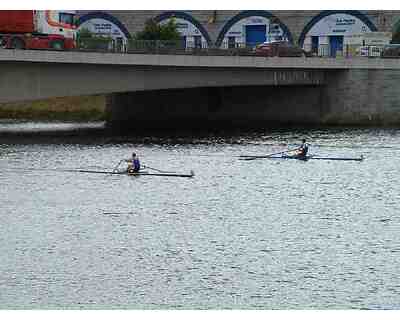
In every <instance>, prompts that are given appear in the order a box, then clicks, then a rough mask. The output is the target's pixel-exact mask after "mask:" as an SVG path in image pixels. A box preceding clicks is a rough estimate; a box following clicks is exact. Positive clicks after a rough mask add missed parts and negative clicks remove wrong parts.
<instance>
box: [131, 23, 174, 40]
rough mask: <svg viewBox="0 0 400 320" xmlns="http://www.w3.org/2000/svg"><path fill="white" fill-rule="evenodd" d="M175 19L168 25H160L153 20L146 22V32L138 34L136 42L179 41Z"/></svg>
mask: <svg viewBox="0 0 400 320" xmlns="http://www.w3.org/2000/svg"><path fill="white" fill-rule="evenodd" d="M180 38H181V34H180V33H179V31H178V28H177V25H176V22H175V19H170V20H169V21H168V23H166V24H158V23H157V22H155V21H154V20H153V19H149V20H147V21H146V23H145V26H144V30H143V31H140V32H138V33H136V35H135V40H179V39H180Z"/></svg>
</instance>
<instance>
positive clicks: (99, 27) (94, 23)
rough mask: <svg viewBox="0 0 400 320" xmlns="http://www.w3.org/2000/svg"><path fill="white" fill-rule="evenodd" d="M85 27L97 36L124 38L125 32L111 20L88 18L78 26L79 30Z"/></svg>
mask: <svg viewBox="0 0 400 320" xmlns="http://www.w3.org/2000/svg"><path fill="white" fill-rule="evenodd" d="M82 29H87V30H89V31H90V32H91V33H94V34H96V35H99V36H105V37H111V38H113V39H117V38H122V39H124V40H126V36H125V34H124V33H123V32H122V31H121V30H120V28H119V27H118V26H116V25H115V24H114V23H112V22H111V21H108V20H105V19H101V18H95V19H89V20H87V21H85V22H84V23H82V24H81V25H80V26H79V30H82Z"/></svg>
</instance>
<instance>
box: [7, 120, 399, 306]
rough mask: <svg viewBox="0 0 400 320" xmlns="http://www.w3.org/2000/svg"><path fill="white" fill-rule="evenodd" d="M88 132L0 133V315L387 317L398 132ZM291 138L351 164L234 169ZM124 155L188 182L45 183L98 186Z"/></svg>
mask: <svg viewBox="0 0 400 320" xmlns="http://www.w3.org/2000/svg"><path fill="white" fill-rule="evenodd" d="M102 126H103V124H87V125H82V124H80V125H78V124H63V123H59V124H56V125H55V127H54V125H53V124H43V123H42V124H34V123H13V124H10V123H0V181H1V188H0V199H1V207H0V209H1V215H0V226H1V229H0V247H1V248H2V250H1V253H0V261H1V262H0V292H1V294H0V308H3V309H6V308H74V309H77V308H85V309H96V308H97V309H104V308H127V309H132V308H140V309H156V308H181V309H188V308H190V309H192V308H198V309H210V308H227V309H232V308H233V309H241V308H242V309H310V308H315V309H349V308H356V309H364V308H367V309H398V308H399V306H400V305H399V302H398V296H399V294H400V279H399V276H398V270H399V267H400V256H399V253H400V239H399V236H398V233H399V226H400V217H399V215H398V212H399V209H400V199H399V194H400V187H399V184H398V180H399V178H398V173H399V169H400V168H399V167H400V164H399V162H398V161H396V159H397V158H398V153H399V151H400V150H399V146H398V145H399V144H398V141H399V131H398V130H394V129H392V130H379V129H338V128H336V129H313V130H306V129H286V130H285V129H274V130H265V131H262V132H246V133H243V132H242V133H241V132H235V133H229V134H225V135H222V134H206V133H203V134H196V135H188V134H187V133H186V134H183V133H175V134H171V133H170V134H165V133H164V134H162V133H158V134H156V135H150V134H145V135H141V136H138V135H124V136H121V135H110V134H109V133H107V132H106V131H105V130H104V129H103V128H102ZM54 128H57V130H59V129H60V130H63V131H62V132H61V133H57V131H54V130H53V129H54ZM15 130H16V131H18V133H16V132H15ZM44 131H46V132H47V133H43V132H44ZM21 132H22V134H21ZM49 132H51V133H50V134H49ZM304 136H305V137H306V138H307V139H308V141H309V142H310V144H311V150H310V152H311V153H312V154H316V155H321V156H345V157H356V156H360V155H361V154H362V155H364V156H365V157H366V160H365V161H363V162H361V163H358V162H341V161H336V162H335V161H317V160H314V161H308V162H302V161H294V160H255V161H239V160H238V157H237V156H238V155H241V154H269V153H274V152H279V151H282V150H285V149H288V148H293V146H295V145H297V144H298V143H299V140H300V139H301V138H302V137H304ZM133 150H135V151H136V152H137V153H138V154H139V156H140V157H141V160H142V162H143V163H144V164H145V165H146V164H147V165H148V166H150V167H153V168H158V169H161V170H167V171H175V172H188V171H189V170H190V169H193V170H194V171H195V173H196V177H195V178H193V179H185V178H165V177H145V176H142V177H129V176H115V175H97V174H84V173H74V172H63V171H60V170H58V171H57V170H54V169H64V168H96V169H101V170H112V169H113V168H114V167H115V166H116V164H118V162H119V160H120V159H123V158H127V157H129V155H130V153H131V152H132V151H133ZM38 169H40V170H38Z"/></svg>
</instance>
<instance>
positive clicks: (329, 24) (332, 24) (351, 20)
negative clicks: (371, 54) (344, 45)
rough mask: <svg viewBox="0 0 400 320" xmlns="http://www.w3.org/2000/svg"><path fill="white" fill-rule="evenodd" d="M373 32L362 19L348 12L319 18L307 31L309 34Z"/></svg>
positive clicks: (328, 34) (333, 34)
mask: <svg viewBox="0 0 400 320" xmlns="http://www.w3.org/2000/svg"><path fill="white" fill-rule="evenodd" d="M363 32H371V30H370V28H369V27H368V26H367V25H366V24H365V23H364V22H363V21H361V20H360V19H358V18H357V17H355V16H352V15H350V14H346V13H337V14H331V15H329V16H326V17H324V18H322V19H321V20H319V21H318V22H317V23H316V24H315V25H314V26H313V27H312V28H311V29H310V31H309V32H308V33H307V36H335V35H352V34H360V33H363Z"/></svg>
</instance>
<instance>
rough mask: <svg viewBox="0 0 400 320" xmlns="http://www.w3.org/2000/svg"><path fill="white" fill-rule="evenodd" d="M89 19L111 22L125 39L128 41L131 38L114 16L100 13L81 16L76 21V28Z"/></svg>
mask: <svg viewBox="0 0 400 320" xmlns="http://www.w3.org/2000/svg"><path fill="white" fill-rule="evenodd" d="M91 19H104V20H108V21H110V22H112V23H113V24H115V25H116V26H117V27H118V28H119V29H120V30H121V31H122V33H123V34H124V35H125V37H127V38H128V39H129V38H131V34H130V33H129V31H128V29H126V27H125V26H124V25H123V24H122V23H121V22H120V21H119V20H118V19H117V18H115V17H114V16H112V15H110V14H108V13H105V12H101V11H95V12H91V13H88V14H85V15H83V16H81V17H80V18H79V20H78V23H77V24H78V27H79V26H80V25H81V24H82V23H84V22H86V21H88V20H91Z"/></svg>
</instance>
